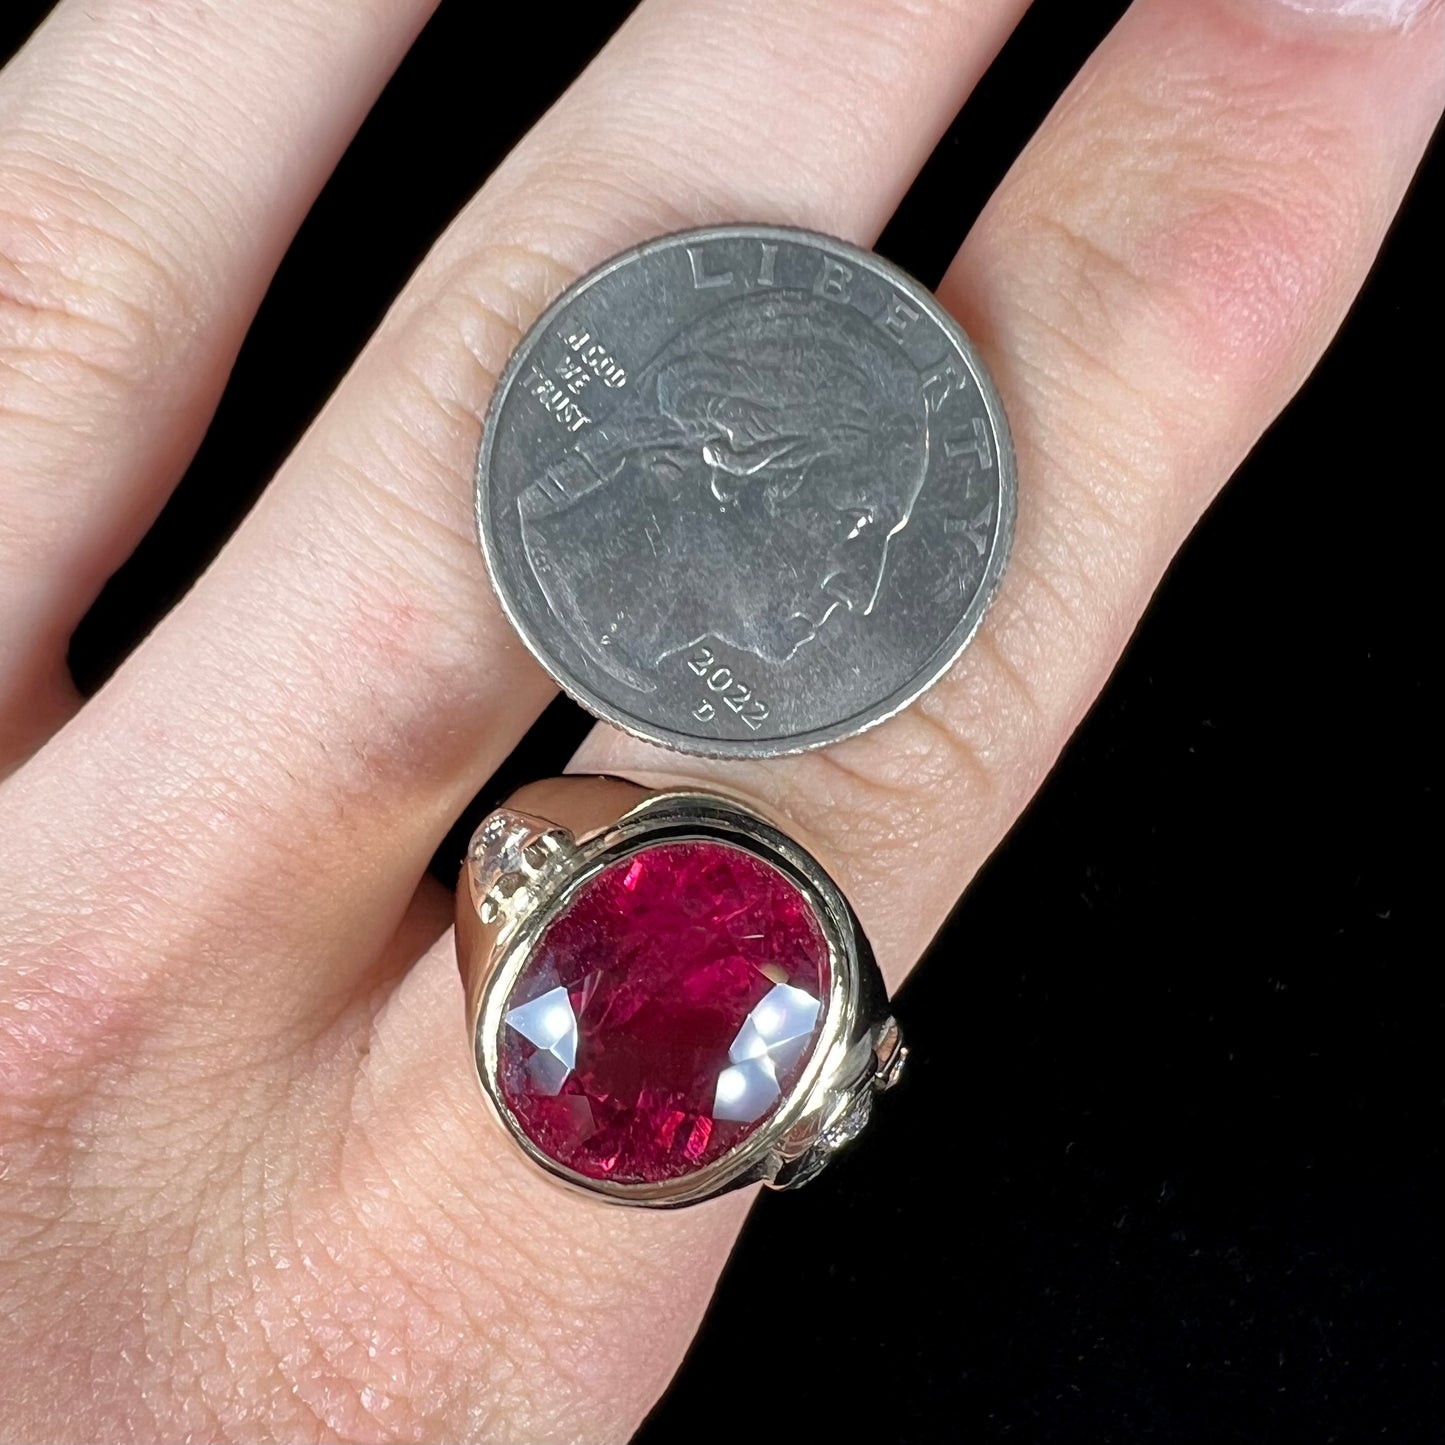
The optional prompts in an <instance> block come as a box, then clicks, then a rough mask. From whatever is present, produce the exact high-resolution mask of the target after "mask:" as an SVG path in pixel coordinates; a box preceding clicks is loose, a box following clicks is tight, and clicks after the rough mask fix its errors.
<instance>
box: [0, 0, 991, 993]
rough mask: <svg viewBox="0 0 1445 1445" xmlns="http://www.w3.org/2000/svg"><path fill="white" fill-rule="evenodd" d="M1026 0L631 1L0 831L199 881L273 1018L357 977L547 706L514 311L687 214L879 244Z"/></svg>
mask: <svg viewBox="0 0 1445 1445" xmlns="http://www.w3.org/2000/svg"><path fill="white" fill-rule="evenodd" d="M1016 9H1017V5H1016V3H1015V0H974V3H972V4H962V5H957V4H945V3H931V4H922V5H919V4H916V3H911V4H906V5H904V4H897V3H893V0H848V3H845V4H839V3H831V0H829V3H825V0H808V3H805V4H795V5H791V6H788V7H785V8H782V9H780V8H779V7H777V6H774V5H771V4H768V3H765V0H709V3H707V4H681V3H676V0H652V3H649V4H646V5H644V6H643V7H642V8H641V9H640V10H639V11H638V12H637V13H636V15H635V16H634V17H633V19H632V20H631V21H630V22H629V23H628V24H627V25H626V26H625V27H624V29H623V30H622V31H621V32H620V34H619V35H618V36H617V38H616V39H615V40H614V41H613V43H612V44H611V45H610V46H609V47H608V49H607V50H606V51H604V53H603V54H602V56H601V57H600V58H599V59H598V61H597V62H596V63H595V64H594V66H593V67H592V68H591V69H590V70H589V71H588V72H587V73H586V74H585V75H584V76H583V78H582V79H581V80H580V81H579V82H578V83H577V85H576V86H574V88H573V89H572V91H571V92H570V93H569V94H568V96H567V97H566V98H565V99H564V100H563V101H562V102H561V103H560V104H559V105H558V106H557V107H556V109H555V110H554V111H553V112H552V113H551V114H550V115H549V116H548V117H547V118H546V119H545V120H544V121H543V122H542V124H541V125H540V126H539V127H538V128H537V130H536V131H535V132H534V133H533V134H532V135H531V136H530V137H529V138H528V140H527V141H526V142H524V144H523V145H522V146H521V148H520V149H519V150H518V151H517V152H516V154H515V155H514V156H513V157H512V158H511V159H510V160H509V161H508V162H507V164H506V165H505V166H504V167H503V168H502V169H501V171H500V172H499V173H498V174H497V175H496V176H495V177H494V179H493V180H492V181H491V182H490V183H489V184H488V186H487V187H486V188H485V190H484V191H483V192H482V194H481V196H480V197H479V199H478V200H477V201H476V202H475V203H474V204H473V205H472V206H471V207H470V208H469V209H468V211H467V212H466V213H465V214H464V215H463V216H462V218H461V219H460V220H459V222H458V223H457V224H456V225H455V226H454V228H453V229H452V231H451V232H450V234H449V235H448V236H447V237H446V238H444V239H443V240H442V242H441V243H440V244H439V246H438V247H437V249H436V251H435V254H434V255H433V256H432V257H431V258H430V259H429V260H428V262H427V263H426V264H425V265H424V266H423V268H422V269H421V271H420V273H419V274H418V276H417V277H416V279H415V280H414V281H413V283H412V284H411V286H410V287H409V288H408V291H407V293H406V295H405V296H404V297H403V298H402V299H401V301H400V302H399V303H398V304H397V306H396V308H395V311H394V313H393V315H392V316H391V318H390V319H389V320H388V322H387V323H386V324H385V325H384V326H383V328H382V330H381V332H380V334H379V335H378V336H377V338H376V339H375V340H374V342H373V343H372V345H371V346H370V347H369V348H368V350H367V351H366V353H365V354H364V355H363V357H362V358H361V360H360V361H359V362H358V364H357V366H356V368H355V370H354V372H353V374H352V375H351V376H350V377H349V379H348V380H347V382H346V383H345V384H344V385H343V387H342V389H341V391H340V392H339V393H338V395H337V396H336V397H335V398H334V399H333V401H332V403H331V405H330V406H329V407H328V409H327V410H326V412H325V413H324V414H323V416H322V417H321V418H320V420H319V421H318V423H317V424H316V426H315V427H314V428H313V430H312V432H311V433H310V435H309V436H308V437H307V438H306V439H305V440H304V441H303V443H302V445H301V446H300V448H299V449H298V451H297V453H296V454H295V456H294V457H293V458H292V459H291V461H290V462H289V463H288V464H287V466H286V468H285V469H284V470H283V472H282V474H281V475H280V476H279V477H278V478H277V479H276V481H275V483H274V485H273V486H272V488H271V489H270V491H269V493H268V494H267V496H266V497H265V499H264V500H263V502H262V504H261V505H260V507H259V508H258V509H257V511H256V513H255V514H254V515H253V516H252V518H251V519H250V520H249V521H248V523H247V525H246V526H245V527H243V529H242V530H241V532H240V533H239V534H238V535H237V537H236V538H235V539H234V540H233V542H232V544H231V545H230V547H229V548H228V549H227V551H226V553H225V555H224V556H223V557H222V558H221V560H220V562H219V563H218V564H217V566H216V567H215V568H214V569H213V570H212V572H211V573H210V574H209V575H208V576H207V578H205V579H204V580H203V582H202V583H201V584H200V586H199V587H198V588H197V589H196V591H195V592H194V593H193V594H192V596H191V597H190V598H189V599H188V600H187V601H186V603H185V604H184V605H183V606H182V608H181V609H180V610H179V611H178V613H177V614H176V615H175V616H174V617H173V618H172V619H171V620H170V622H169V623H167V624H166V625H165V626H163V627H162V628H161V629H160V630H159V631H158V632H157V634H155V635H154V636H153V637H152V638H151V639H150V640H149V642H148V643H147V644H146V645H145V647H144V648H143V649H142V650H141V651H140V652H139V653H138V654H137V655H136V657H135V658H134V659H133V660H132V662H131V664H130V665H129V666H127V667H126V668H125V669H123V670H122V672H121V673H120V674H119V675H118V676H117V677H116V678H115V679H114V680H113V682H112V684H111V685H110V686H109V687H108V688H107V689H106V690H105V691H104V692H103V693H102V694H101V695H100V696H99V697H98V698H97V699H96V700H95V701H94V702H93V703H92V704H91V705H90V706H89V707H88V708H87V709H86V711H85V713H84V714H83V715H82V716H81V717H80V718H78V719H77V720H76V723H75V725H74V726H72V727H71V728H70V729H67V731H66V732H65V733H64V734H62V735H61V737H59V738H57V739H56V741H55V742H54V743H53V744H52V745H51V747H50V748H49V749H48V750H47V751H46V753H45V754H43V755H42V756H41V757H40V758H39V759H37V760H36V763H35V764H34V765H32V767H31V768H29V769H26V770H25V771H23V772H22V773H21V774H19V775H17V777H16V778H15V779H13V780H12V784H11V789H12V791H11V797H12V799H13V810H14V811H17V812H20V813H22V814H23V815H24V817H25V818H26V820H27V823H28V826H27V827H24V828H18V829H17V828H12V829H11V830H10V831H9V833H8V837H7V839H6V840H5V841H0V849H4V848H8V847H17V848H19V847H23V848H25V849H26V851H27V854H28V856H29V857H30V858H31V859H32V860H33V859H34V858H35V857H36V856H38V854H37V851H36V850H39V852H40V853H50V852H51V851H52V850H55V849H63V850H65V851H66V852H67V854H70V852H71V850H72V849H73V848H74V846H75V844H74V840H75V839H84V840H88V841H87V842H86V843H84V844H83V845H82V846H83V847H84V848H86V849H87V850H88V851H87V856H86V857H85V858H84V859H83V860H81V861H80V864H79V867H80V871H81V872H82V873H83V874H84V875H85V883H84V885H83V887H84V890H85V892H86V893H87V894H88V893H89V892H90V890H92V889H96V890H98V891H100V892H102V893H103V894H104V896H106V897H107V898H112V899H113V898H124V897H128V896H132V895H133V894H134V892H135V887H134V883H133V881H131V880H132V879H133V875H134V872H135V870H136V868H137V866H138V863H137V860H139V859H149V860H154V861H155V863H156V866H155V868H154V869H152V870H150V871H148V872H147V876H146V885H147V887H148V888H157V887H158V888H159V889H160V895H161V898H163V899H170V900H172V903H173V906H176V907H182V908H185V909H187V910H189V909H192V908H193V907H194V906H195V905H194V900H195V899H196V898H197V897H198V896H201V895H202V894H203V895H204V896H205V898H206V900H207V901H206V907H207V908H208V909H211V910H219V911H222V912H224V915H225V919H226V926H227V928H228V929H230V930H234V931H233V932H232V934H231V937H232V938H233V941H234V944H235V947H236V948H237V949H238V951H239V950H242V949H244V948H245V947H246V946H248V943H254V944H255V946H256V949H257V951H260V950H263V949H264V950H269V952H270V954H271V955H272V956H273V957H274V959H275V968H274V970H273V971H272V972H271V974H270V975H269V976H267V970H266V969H264V968H258V969H254V970H253V971H252V974H251V975H250V976H249V977H248V980H247V981H242V982H241V984H240V986H241V987H242V988H245V987H247V986H249V987H252V988H254V989H255V991H256V996H257V999H258V1000H259V1002H260V1003H261V1004H262V1005H264V1006H265V1007H266V1008H268V1009H270V1008H275V1007H277V1006H278V1002H279V1000H278V987H279V988H281V989H283V990H284V989H290V990H295V991H296V1007H298V1008H301V1009H303V1010H305V1011H306V1012H308V1013H309V1012H310V1011H311V1010H312V1009H313V1008H314V1007H315V1000H316V990H318V989H323V990H325V989H329V988H332V987H334V986H336V984H337V982H338V980H339V981H340V982H341V983H342V984H343V985H345V984H346V983H348V982H349V981H350V980H353V979H354V978H355V976H356V973H357V971H358V970H359V969H360V968H362V967H364V966H365V960H366V959H367V958H368V957H369V956H370V955H369V950H370V949H371V948H372V946H373V945H374V940H375V939H376V938H377V937H379V936H382V935H384V934H385V933H387V932H389V931H390V929H391V928H392V927H393V926H394V924H395V918H396V915H397V913H398V912H399V910H400V908H401V907H402V906H404V904H405V901H406V899H407V897H408V896H409V895H410V893H411V890H412V887H413V886H414V883H415V880H416V878H417V877H418V876H419V874H420V873H421V871H422V869H423V868H424V867H425V864H426V862H427V860H428V859H429V857H430V854H431V852H432V850H433V848H434V847H435V845H436V843H437V841H438V840H439V839H440V838H441V837H442V835H443V834H444V832H445V831H446V828H447V826H448V824H449V823H450V821H451V819H452V818H453V817H455V816H456V814H457V813H458V812H459V811H460V810H461V808H462V807H463V806H464V804H465V803H466V802H467V801H468V799H469V798H470V797H471V796H472V794H473V793H474V792H475V789H476V787H477V786H478V784H479V782H480V781H481V780H482V779H483V778H485V777H486V776H487V775H488V774H489V773H490V772H491V771H492V769H493V768H494V767H495V765H496V763H497V762H498V760H499V759H500V758H501V757H502V756H503V755H504V754H505V753H506V752H507V751H508V750H509V749H510V747H511V746H512V745H513V743H514V741H515V739H516V738H517V737H518V736H519V734H520V733H521V731H522V730H524V729H525V728H526V726H527V725H528V724H529V723H530V721H531V720H532V718H533V717H534V716H535V714H536V712H537V711H538V710H539V709H540V708H541V706H542V705H543V704H544V703H545V701H546V699H547V697H548V696H550V694H551V687H550V684H549V683H548V682H547V681H546V680H545V679H544V678H543V677H542V676H541V674H540V672H539V670H538V669H536V668H535V666H534V665H533V664H532V663H531V662H530V660H529V659H528V658H527V657H526V656H525V654H524V652H523V650H522V648H521V646H520V644H519V643H518V642H517V641H516V639H515V637H514V636H513V634H512V633H511V632H510V629H509V628H508V627H507V625H506V624H505V622H504V620H503V619H502V617H501V615H500V613H499V611H498V609H497V607H496V605H495V603H494V600H493V598H492V594H491V590H490V587H489V585H488V583H487V580H486V575H485V571H484V569H483V567H482V565H481V561H480V558H479V556H478V554H477V549H476V543H475V540H474V536H473V524H472V520H471V516H472V506H471V478H472V469H473V465H474V459H475V453H476V445H477V439H478V420H477V419H478V417H479V415H480V413H481V411H482V409H483V407H484V404H485V401H486V398H487V395H488V392H489V390H490V388H491V385H492V381H493V378H494V377H495V375H496V373H497V372H498V370H499V369H500V368H501V366H502V364H503V362H504V361H505V359H506V356H507V354H508V352H509V351H510V350H511V348H512V346H513V345H514V343H515V341H516V340H517V337H518V334H519V331H520V329H521V328H522V327H524V326H525V325H526V324H527V323H528V322H529V321H530V320H531V318H532V316H533V315H534V314H535V313H536V311H537V310H538V309H539V308H540V307H541V306H542V304H543V303H544V302H546V301H547V300H548V299H549V298H550V297H551V296H552V295H553V294H554V293H555V292H556V291H557V290H558V289H559V288H560V287H561V286H562V284H563V283H564V282H565V281H566V280H568V279H570V277H571V276H572V275H573V274H574V273H576V272H577V271H578V270H580V269H582V268H584V267H586V266H588V265H589V264H590V263H592V262H595V261H597V260H600V259H601V258H603V257H604V256H606V255H608V254H610V253H611V252H613V251H615V250H617V249H618V248H620V247H621V246H623V245H625V244H626V243H629V242H632V241H636V240H638V239H640V238H642V237H645V236H648V235H651V234H653V233H656V232H658V231H663V230H667V229H670V228H673V227H676V226H679V225H681V224H684V223H686V222H694V221H695V222H701V221H705V220H710V219H716V218H718V217H720V216H729V215H748V216H771V217H774V218H777V219H779V220H784V221H793V222H800V223H807V224H812V225H819V226H824V227H826V228H828V229H830V230H833V231H842V232H844V233H846V234H849V235H853V236H857V237H862V238H866V237H868V236H871V235H872V234H873V233H874V232H875V231H876V230H877V229H878V228H879V227H880V226H881V225H882V223H883V221H884V220H885V219H886V217H887V215H888V213H889V211H890V210H891V208H892V206H893V204H894V202H895V201H896V199H897V197H898V195H899V192H900V190H901V188H902V187H903V186H904V185H906V183H907V180H908V178H909V175H910V174H911V173H912V171H913V170H915V169H916V167H917V166H918V165H919V164H920V163H921V161H922V160H923V158H924V157H925V156H926V155H927V153H928V150H929V148H930V146H931V145H932V143H933V142H934V140H935V139H936V137H937V136H938V134H939V133H940V132H941V131H942V129H943V128H944V127H945V125H946V124H947V122H948V120H949V118H950V117H951V115H952V114H953V112H954V109H955V107H956V106H957V104H958V102H959V100H960V97H961V95H962V93H963V92H964V91H966V89H967V88H968V85H969V83H970V81H971V79H972V77H973V75H974V74H976V72H977V71H978V70H979V69H980V68H981V67H982V66H983V65H984V64H985V63H986V61H987V59H988V55H989V53H990V52H991V50H992V49H993V48H994V47H995V45H996V44H997V42H998V41H999V39H1000V37H1001V34H1002V32H1003V30H1004V29H1005V27H1006V24H1007V22H1008V21H1009V20H1010V19H1011V18H1012V16H1013V14H1014V12H1015V10H1016ZM823 34H825V35H826V36H827V40H828V43H827V44H826V45H823V44H820V35H823ZM905 79H906V81H907V84H906V85H905V84H904V81H905ZM743 94H746V96H747V97H748V102H747V104H746V105H739V104H738V103H737V98H738V96H739V95H743ZM619 96H627V97H628V98H629V100H628V103H627V104H625V105H619V104H618V103H617V98H618V97H619ZM77 770H78V771H77ZM61 780H63V782H62V781H61ZM122 839H124V840H125V841H124V842H122ZM72 856H73V855H72ZM127 859H128V860H129V861H126V860H127ZM162 860H163V861H162ZM30 866H31V867H32V869H33V868H34V867H35V865H34V863H33V862H32V864H31V865H30ZM71 867H72V871H73V870H74V867H75V865H74V864H72V865H71ZM160 901H161V899H153V901H152V905H151V906H156V905H157V904H159V902H160ZM72 906H73V905H72ZM122 952H124V948H123V947H122ZM318 959H320V960H329V961H330V963H329V964H328V963H327V962H324V961H323V962H318ZM173 962H174V963H175V964H176V965H177V966H178V967H179V968H181V969H185V968H186V966H187V960H186V958H185V951H184V950H183V949H182V950H178V951H177V954H176V956H175V958H174V960H173ZM140 967H141V969H142V972H143V973H145V974H149V973H151V972H152V971H154V970H164V969H165V968H166V967H167V965H166V962H165V960H164V959H162V958H158V957H155V956H149V957H147V959H146V960H145V961H144V963H143V964H142V965H141V966H140ZM197 986H198V987H199V986H200V981H199V979H198V980H197ZM233 1002H234V1000H233Z"/></svg>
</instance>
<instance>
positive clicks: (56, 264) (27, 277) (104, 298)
mask: <svg viewBox="0 0 1445 1445" xmlns="http://www.w3.org/2000/svg"><path fill="white" fill-rule="evenodd" d="M78 190H79V183H78V182H77V183H75V184H74V185H67V184H64V183H61V182H59V181H55V180H51V181H48V182H40V181H38V180H35V179H33V178H31V177H27V176H22V175H17V174H16V172H15V169H14V167H13V166H11V167H8V168H7V167H5V166H4V164H3V162H0V408H3V409H4V410H5V411H7V412H9V413H11V414H12V415H21V416H34V417H36V418H37V419H40V420H45V421H51V422H57V423H64V424H67V425H73V424H75V423H76V422H77V421H85V420H86V419H87V418H89V417H90V416H91V414H92V413H91V408H93V406H94V403H95V401H96V399H97V398H102V399H103V398H106V397H110V398H115V397H117V396H121V397H125V398H129V397H130V396H131V395H132V393H133V392H134V391H135V390H136V389H144V388H145V387H147V386H148V385H149V384H151V383H152V382H153V381H154V380H155V379H156V378H157V377H158V375H159V373H160V372H161V371H162V369H163V368H165V367H166V366H167V365H168V363H169V361H170V359H171V352H172V349H173V344H174V343H175V342H176V341H177V339H179V338H182V337H184V336H185V334H186V333H187V332H188V331H189V329H190V327H191V317H192V312H193V306H192V302H191V299H190V298H188V297H187V296H186V294H185V290H184V287H183V285H182V283H181V282H180V280H179V279H178V277H177V275H176V272H175V270H174V269H173V268H172V267H171V266H170V265H168V264H167V263H166V262H165V261H164V260H163V259H162V258H161V257H160V256H158V255H157V254H156V253H155V252H154V251H153V250H152V249H151V248H150V247H148V246H147V244H146V243H145V242H144V240H143V239H142V238H140V237H138V236H136V235H135V234H134V226H133V224H131V223H128V222H127V221H126V220H125V218H124V217H123V216H122V215H121V214H120V213H119V211H118V210H115V209H112V208H111V207H108V206H107V205H106V204H105V203H104V202H103V201H102V200H101V199H100V198H99V197H98V196H97V195H95V194H94V193H90V194H85V195H81V194H77V192H78Z"/></svg>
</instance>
